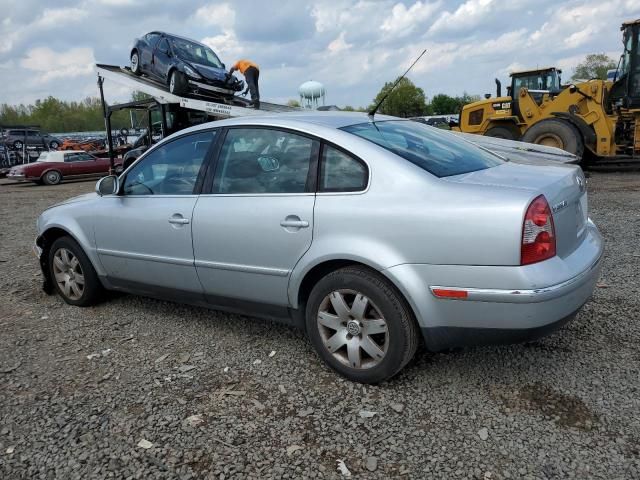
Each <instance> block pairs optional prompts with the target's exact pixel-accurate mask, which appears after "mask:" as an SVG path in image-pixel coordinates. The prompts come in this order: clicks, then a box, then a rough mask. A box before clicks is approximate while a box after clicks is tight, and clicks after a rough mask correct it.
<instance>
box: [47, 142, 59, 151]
mask: <svg viewBox="0 0 640 480" xmlns="http://www.w3.org/2000/svg"><path fill="white" fill-rule="evenodd" d="M58 147H60V144H59V143H58V142H57V141H56V140H52V141H51V142H49V148H50V149H51V150H57V149H58Z"/></svg>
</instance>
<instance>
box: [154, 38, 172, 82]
mask: <svg viewBox="0 0 640 480" xmlns="http://www.w3.org/2000/svg"><path fill="white" fill-rule="evenodd" d="M170 61H171V47H170V46H169V40H167V38H166V37H164V38H163V39H162V40H160V42H158V46H157V47H156V49H155V51H154V52H153V65H152V71H153V74H154V75H155V76H156V77H158V78H159V79H160V80H162V81H166V80H168V78H167V73H168V71H169V62H170Z"/></svg>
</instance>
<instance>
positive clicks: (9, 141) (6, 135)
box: [0, 128, 62, 150]
mask: <svg viewBox="0 0 640 480" xmlns="http://www.w3.org/2000/svg"><path fill="white" fill-rule="evenodd" d="M0 142H2V143H4V144H5V145H6V146H7V147H9V148H13V149H14V150H22V147H23V146H24V145H27V147H44V148H46V149H52V150H56V149H57V148H58V147H60V145H61V144H62V141H61V140H60V139H59V138H56V137H53V136H51V135H49V134H48V133H46V132H43V131H40V130H37V129H30V128H10V129H8V130H5V131H4V132H2V137H0Z"/></svg>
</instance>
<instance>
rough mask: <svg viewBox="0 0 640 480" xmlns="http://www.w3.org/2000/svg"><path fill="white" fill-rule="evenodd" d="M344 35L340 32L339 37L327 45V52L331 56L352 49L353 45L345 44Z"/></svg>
mask: <svg viewBox="0 0 640 480" xmlns="http://www.w3.org/2000/svg"><path fill="white" fill-rule="evenodd" d="M344 35H345V32H340V35H338V37H337V38H336V39H335V40H333V41H332V42H331V43H329V45H327V50H329V52H330V53H331V54H333V55H335V54H337V53H340V52H344V51H345V50H349V49H350V48H351V47H353V44H351V43H347V41H346V40H345V39H344Z"/></svg>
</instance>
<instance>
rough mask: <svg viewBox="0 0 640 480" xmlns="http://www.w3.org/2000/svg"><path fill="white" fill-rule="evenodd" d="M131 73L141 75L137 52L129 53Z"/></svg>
mask: <svg viewBox="0 0 640 480" xmlns="http://www.w3.org/2000/svg"><path fill="white" fill-rule="evenodd" d="M131 72H132V73H133V74H134V75H142V70H140V55H138V51H137V50H134V51H133V52H131Z"/></svg>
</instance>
